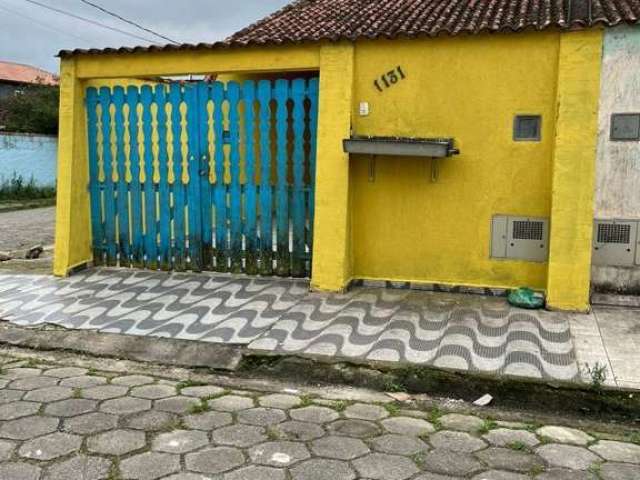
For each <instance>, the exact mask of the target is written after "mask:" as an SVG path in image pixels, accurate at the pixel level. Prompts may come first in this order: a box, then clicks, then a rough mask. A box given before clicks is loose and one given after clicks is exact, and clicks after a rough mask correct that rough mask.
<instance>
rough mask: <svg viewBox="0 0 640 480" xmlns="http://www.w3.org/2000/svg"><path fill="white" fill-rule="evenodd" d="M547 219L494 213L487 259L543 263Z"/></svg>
mask: <svg viewBox="0 0 640 480" xmlns="http://www.w3.org/2000/svg"><path fill="white" fill-rule="evenodd" d="M548 257H549V219H548V218H539V217H515V216H510V215H495V216H494V217H493V219H492V221H491V258H504V259H513V260H528V261H531V262H546V261H547V259H548Z"/></svg>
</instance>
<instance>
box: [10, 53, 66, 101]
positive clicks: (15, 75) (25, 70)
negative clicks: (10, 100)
mask: <svg viewBox="0 0 640 480" xmlns="http://www.w3.org/2000/svg"><path fill="white" fill-rule="evenodd" d="M33 84H41V85H51V86H55V85H58V77H57V76H56V75H54V74H53V73H51V72H47V71H46V70H42V69H41V68H37V67H32V66H31V65H23V64H21V63H14V62H5V61H2V60H0V99H1V98H3V97H6V96H9V95H15V94H16V93H19V92H21V91H22V89H23V88H24V87H25V86H26V85H33Z"/></svg>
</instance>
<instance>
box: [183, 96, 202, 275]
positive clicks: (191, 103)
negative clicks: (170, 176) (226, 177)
mask: <svg viewBox="0 0 640 480" xmlns="http://www.w3.org/2000/svg"><path fill="white" fill-rule="evenodd" d="M185 99H186V101H187V132H188V137H189V141H188V143H189V156H188V162H189V163H188V169H189V184H188V185H187V199H188V200H187V209H188V210H187V211H188V217H189V258H190V260H191V270H193V271H194V272H200V271H201V270H202V210H201V206H200V202H201V200H200V180H199V179H200V162H199V156H200V152H199V144H198V90H197V86H195V85H189V86H187V87H186V89H185Z"/></svg>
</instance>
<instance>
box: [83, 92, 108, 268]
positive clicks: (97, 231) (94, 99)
mask: <svg viewBox="0 0 640 480" xmlns="http://www.w3.org/2000/svg"><path fill="white" fill-rule="evenodd" d="M86 104H87V140H88V142H89V195H90V202H91V231H92V248H93V263H94V265H96V266H100V265H102V264H103V255H104V230H103V228H102V217H103V212H102V195H101V192H100V181H99V178H100V167H99V165H98V112H97V108H98V90H96V89H95V88H93V87H92V88H88V89H87V99H86Z"/></svg>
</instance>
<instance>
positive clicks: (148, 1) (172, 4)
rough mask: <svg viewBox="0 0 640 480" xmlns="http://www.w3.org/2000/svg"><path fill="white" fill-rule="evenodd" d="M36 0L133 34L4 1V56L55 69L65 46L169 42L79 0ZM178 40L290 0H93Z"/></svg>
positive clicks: (202, 37)
mask: <svg viewBox="0 0 640 480" xmlns="http://www.w3.org/2000/svg"><path fill="white" fill-rule="evenodd" d="M35 1H36V2H37V3H41V4H43V5H48V6H51V7H54V8H57V9H59V10H64V11H66V12H69V13H73V14H74V15H78V16H81V17H85V18H89V19H91V20H93V21H97V22H100V23H104V24H106V25H108V26H110V27H114V28H117V29H120V30H125V31H127V32H129V33H132V34H134V35H137V36H140V37H146V38H149V39H151V40H153V42H147V41H144V40H141V39H137V38H132V37H129V36H126V35H125V34H122V33H118V32H114V31H110V30H107V29H105V28H102V27H98V26H96V25H92V24H89V23H86V22H84V21H81V20H77V19H74V18H70V17H68V16H65V15H63V14H60V13H56V12H53V11H51V10H47V9H46V8H43V7H41V6H39V5H36V4H34V3H31V2H30V1H29V0H0V60H4V61H10V62H17V63H25V64H28V65H34V66H36V67H40V68H43V69H45V70H48V71H51V72H54V73H57V72H58V59H57V58H56V57H55V55H56V54H57V53H58V51H60V50H63V49H73V48H91V47H98V48H101V47H120V46H135V45H150V44H151V43H167V42H166V41H164V40H162V39H160V38H157V37H154V36H153V35H151V34H149V33H146V32H144V31H141V30H138V29H136V28H135V27H134V26H132V25H128V24H126V23H124V22H122V21H120V20H117V19H115V18H113V17H110V16H109V15H107V14H105V13H102V12H100V11H99V10H97V9H95V8H93V7H91V6H89V5H87V4H85V3H83V2H82V1H81V0H35ZM90 1H91V3H94V4H98V5H100V6H102V7H104V8H106V9H108V10H110V11H112V12H114V13H117V14H119V15H121V16H123V17H126V18H127V19H129V20H133V21H134V22H136V23H139V24H141V25H142V26H144V27H146V28H149V29H151V30H154V31H156V32H158V33H160V34H162V35H164V36H166V37H169V38H171V39H173V40H175V41H177V42H180V43H198V42H209V43H210V42H215V41H217V40H222V39H223V38H225V37H226V36H228V35H230V34H232V33H233V32H235V31H236V30H239V29H241V28H243V27H245V26H246V25H249V24H250V23H252V22H254V21H256V20H259V19H260V18H262V17H264V16H265V15H268V14H269V13H271V12H273V11H275V10H277V9H278V8H280V7H282V6H284V5H286V4H287V3H289V2H290V0H90Z"/></svg>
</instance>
